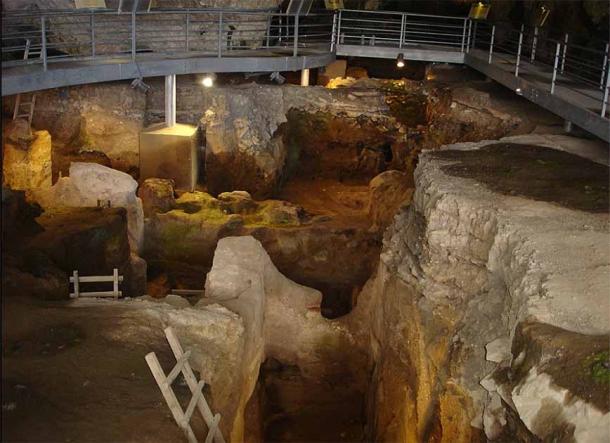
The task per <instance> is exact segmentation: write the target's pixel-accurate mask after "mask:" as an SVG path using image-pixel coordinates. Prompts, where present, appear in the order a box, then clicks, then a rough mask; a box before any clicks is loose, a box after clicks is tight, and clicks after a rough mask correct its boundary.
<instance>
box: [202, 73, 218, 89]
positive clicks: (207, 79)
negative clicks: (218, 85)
mask: <svg viewBox="0 0 610 443" xmlns="http://www.w3.org/2000/svg"><path fill="white" fill-rule="evenodd" d="M214 80H216V74H213V73H212V74H206V75H204V77H203V79H202V80H201V84H202V85H203V86H204V87H206V88H211V87H212V86H214Z"/></svg>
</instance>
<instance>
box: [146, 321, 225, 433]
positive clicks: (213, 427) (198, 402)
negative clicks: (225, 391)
mask: <svg viewBox="0 0 610 443" xmlns="http://www.w3.org/2000/svg"><path fill="white" fill-rule="evenodd" d="M165 336H166V337H167V341H168V342H169V346H170V347H171V348H172V352H173V353H174V356H175V357H176V362H177V363H176V365H175V366H174V367H173V369H172V370H171V371H170V372H169V374H168V375H167V376H166V375H165V372H163V368H162V367H161V365H160V364H159V360H158V359H157V356H156V355H155V353H154V352H151V353H149V354H147V355H146V357H145V358H146V363H148V367H149V368H150V371H151V372H152V374H153V377H154V378H155V381H156V382H157V385H159V389H160V390H161V394H163V398H165V401H166V402H167V406H168V407H169V409H170V411H171V413H172V415H173V417H174V420H176V423H177V424H178V426H179V427H180V429H182V431H183V432H184V434H185V435H186V438H187V439H188V441H189V443H198V441H197V437H195V434H194V433H193V429H192V428H191V425H190V422H191V417H192V416H193V412H194V411H195V407H197V409H198V410H199V413H200V414H201V417H202V418H203V420H204V421H205V423H206V425H207V426H208V434H207V436H206V439H205V443H212V442H213V441H214V442H216V443H225V440H224V437H223V436H222V432H221V431H220V428H219V426H218V425H219V423H220V414H216V415H213V414H212V410H211V409H210V406H209V405H208V402H207V401H206V399H205V397H204V395H203V387H204V385H205V383H204V382H203V380H201V381H197V378H196V377H195V374H194V373H193V369H192V368H191V365H190V364H189V361H188V359H189V357H190V356H191V351H186V352H184V351H183V349H182V345H181V344H180V341H179V340H178V337H176V334H175V333H174V330H173V329H172V328H171V327H168V328H166V329H165ZM180 373H182V375H183V376H184V380H185V381H186V384H187V385H188V387H189V389H190V390H191V393H192V394H193V396H192V397H191V401H190V402H189V404H188V406H187V408H186V411H183V410H182V406H180V402H179V401H178V398H177V397H176V394H175V393H174V391H173V390H172V383H173V382H174V381H175V380H176V378H177V377H178V375H179V374H180Z"/></svg>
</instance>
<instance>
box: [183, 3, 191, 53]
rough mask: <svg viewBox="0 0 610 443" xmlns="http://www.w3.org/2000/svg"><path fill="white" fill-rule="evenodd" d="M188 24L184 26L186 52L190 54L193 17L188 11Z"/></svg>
mask: <svg viewBox="0 0 610 443" xmlns="http://www.w3.org/2000/svg"><path fill="white" fill-rule="evenodd" d="M185 20H186V23H185V24H184V50H185V52H189V50H190V49H191V48H190V45H189V31H190V27H191V15H190V14H189V13H188V11H187V12H186V18H185Z"/></svg>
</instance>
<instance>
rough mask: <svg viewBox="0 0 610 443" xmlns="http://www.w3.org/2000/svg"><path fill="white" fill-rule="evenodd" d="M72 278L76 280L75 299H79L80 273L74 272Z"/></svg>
mask: <svg viewBox="0 0 610 443" xmlns="http://www.w3.org/2000/svg"><path fill="white" fill-rule="evenodd" d="M72 276H73V278H74V282H73V283H74V298H78V293H79V291H78V289H79V288H78V271H74V272H72Z"/></svg>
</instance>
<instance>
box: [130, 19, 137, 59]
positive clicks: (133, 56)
mask: <svg viewBox="0 0 610 443" xmlns="http://www.w3.org/2000/svg"><path fill="white" fill-rule="evenodd" d="M131 59H132V60H133V61H135V60H136V11H131Z"/></svg>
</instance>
